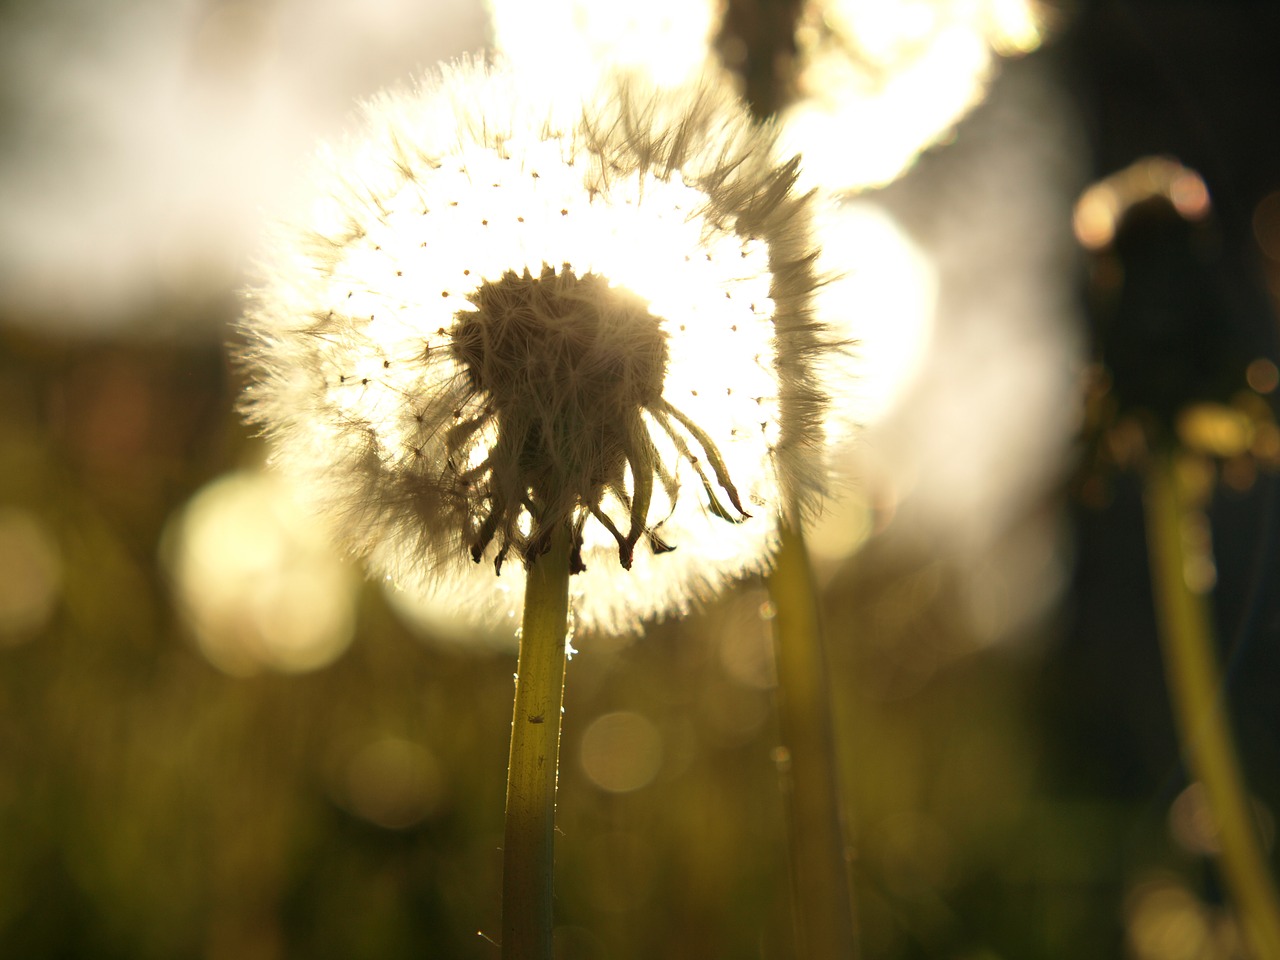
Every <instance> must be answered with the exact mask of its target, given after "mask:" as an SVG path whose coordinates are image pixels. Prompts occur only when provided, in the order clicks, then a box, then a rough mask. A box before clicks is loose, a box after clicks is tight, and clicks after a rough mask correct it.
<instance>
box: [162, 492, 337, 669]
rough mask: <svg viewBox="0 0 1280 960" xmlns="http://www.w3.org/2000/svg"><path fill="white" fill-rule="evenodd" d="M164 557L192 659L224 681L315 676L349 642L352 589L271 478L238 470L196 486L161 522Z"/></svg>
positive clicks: (319, 529) (306, 519)
mask: <svg viewBox="0 0 1280 960" xmlns="http://www.w3.org/2000/svg"><path fill="white" fill-rule="evenodd" d="M163 553H164V555H165V560H166V564H167V566H168V568H169V571H170V574H171V575H172V578H173V583H174V588H175V592H176V594H177V600H178V603H179V606H180V609H181V610H182V612H183V614H184V615H185V617H186V619H187V621H188V623H189V624H190V626H191V629H192V632H193V633H194V634H195V638H196V642H197V644H198V645H199V647H200V650H201V652H202V653H204V655H205V656H206V657H207V658H208V659H209V661H210V662H211V663H213V664H214V665H215V666H217V667H218V668H219V669H221V670H223V671H224V672H226V673H230V674H234V675H248V674H253V673H257V672H259V671H261V670H264V669H269V670H281V671H285V672H297V671H306V670H315V669H317V668H319V667H323V666H325V665H326V664H329V663H331V662H333V661H334V660H335V659H337V657H338V656H340V655H341V654H342V652H343V651H344V650H346V648H347V646H348V645H349V644H350V643H351V640H352V637H353V635H354V631H355V601H356V590H357V587H358V583H359V581H358V579H357V577H356V575H355V573H354V572H353V571H352V569H351V568H350V567H349V565H348V564H347V563H345V562H344V561H343V560H342V559H341V558H340V557H339V556H338V555H337V554H336V553H335V552H334V549H333V547H332V546H331V545H330V541H329V538H328V535H327V533H326V531H325V530H324V528H323V526H322V525H320V524H317V522H316V518H315V517H314V516H313V515H312V514H310V513H308V512H307V511H306V510H304V509H303V507H302V506H301V505H300V504H299V503H298V502H297V501H296V500H295V499H294V498H293V494H292V492H291V490H290V488H289V487H288V486H287V485H286V484H285V482H284V481H283V480H281V479H279V478H278V477H275V476H273V475H271V474H265V473H257V472H252V471H245V472H239V473H231V474H227V475H224V476H223V477H221V478H219V479H217V480H215V481H214V482H213V483H211V484H209V485H208V486H206V487H204V488H203V489H202V490H201V491H200V492H198V493H197V494H196V495H195V496H194V497H193V498H192V499H191V501H190V502H189V503H188V504H187V506H186V507H185V508H184V509H183V511H182V513H181V514H180V515H179V516H178V517H176V518H175V519H174V520H172V521H171V522H170V524H169V527H168V529H167V530H166V533H165V538H164V545H163Z"/></svg>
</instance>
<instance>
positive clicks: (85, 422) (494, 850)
mask: <svg viewBox="0 0 1280 960" xmlns="http://www.w3.org/2000/svg"><path fill="white" fill-rule="evenodd" d="M233 392H234V381H233V378H232V377H231V376H230V375H229V374H228V371H227V365H226V360H225V358H224V355H223V352H222V349H221V347H219V346H217V345H206V344H178V343H151V344H138V343H123V342H111V343H95V342H89V341H76V342H59V341H55V340H53V339H50V338H44V337H40V336H37V335H33V334H30V333H18V332H16V331H15V330H14V329H11V328H7V329H4V330H3V332H0V401H2V402H3V403H4V404H5V409H6V411H7V415H6V416H5V417H4V418H3V420H0V504H3V505H5V506H7V507H17V508H20V509H21V510H23V511H26V512H27V513H28V514H29V515H30V516H32V517H34V518H37V519H38V521H39V522H40V523H41V524H42V525H43V526H44V527H46V528H47V529H48V530H49V531H50V532H51V536H52V538H53V541H54V542H55V543H56V545H57V551H58V554H59V555H60V558H61V565H62V573H61V581H60V583H61V586H60V592H59V600H58V603H57V605H56V607H55V608H54V612H53V614H52V617H51V619H49V620H48V622H47V623H46V624H45V625H44V626H43V627H42V628H41V629H40V630H39V632H38V633H35V634H34V635H26V636H21V637H10V638H8V641H7V643H6V645H5V646H4V647H3V648H0V837H2V838H3V840H2V843H3V849H4V856H3V857H2V858H0V955H2V956H13V957H24V958H46V957H48V958H52V957H69V956H75V957H95V958H107V960H109V958H114V957H120V958H124V957H129V958H211V960H222V958H237V960H239V958H250V960H256V958H261V960H270V958H282V957H294V956H305V957H316V958H325V957H334V958H337V957H351V956H362V957H389V958H391V957H409V956H414V957H422V956H427V957H458V958H469V957H475V958H482V957H493V956H495V955H496V952H497V951H496V948H495V947H494V946H493V945H492V943H491V942H489V941H488V940H486V939H485V937H486V936H487V937H493V938H495V939H496V937H497V932H498V930H499V909H500V907H499V900H500V868H501V851H500V846H501V836H502V806H503V782H504V777H505V771H506V749H507V737H508V726H507V724H508V718H509V717H510V710H511V692H512V685H511V677H512V671H513V670H514V667H515V660H514V656H513V655H510V654H506V653H495V652H493V650H492V649H490V648H481V647H476V648H475V649H468V648H463V647H459V646H457V645H456V644H454V645H451V646H449V645H437V644H433V643H431V642H424V640H423V639H422V638H420V637H418V636H416V635H415V634H414V633H413V632H412V631H411V630H409V629H408V628H407V627H406V626H404V624H402V622H401V621H400V620H399V619H397V617H396V616H395V615H394V614H393V613H392V612H391V610H390V608H389V607H388V606H387V605H386V602H385V600H384V599H383V597H382V595H381V593H380V591H379V590H378V589H377V588H376V587H375V586H372V585H366V587H365V589H364V593H363V596H362V600H361V610H360V621H359V629H358V636H357V638H356V641H355V643H354V644H353V646H352V647H351V648H350V650H348V652H347V653H346V654H345V655H344V656H343V657H342V658H341V659H339V660H338V661H337V662H336V663H334V664H333V665H331V666H329V667H327V668H324V669H321V670H319V671H316V672H313V673H308V674H302V675H297V676H280V675H271V674H263V675H260V676H256V677H249V678H232V677H228V676H225V675H223V674H221V673H219V672H218V671H217V670H216V669H215V668H214V667H212V666H211V665H209V664H208V663H207V662H205V661H204V659H203V658H202V657H201V656H200V655H199V653H198V651H197V648H196V647H195V645H194V644H193V643H192V642H191V639H190V637H189V636H188V635H187V633H186V628H185V627H184V626H183V623H182V621H181V619H180V617H179V616H178V614H177V612H176V610H175V607H174V605H173V601H172V598H171V597H170V595H169V593H168V587H167V584H166V580H165V578H164V576H163V575H162V573H161V572H160V570H159V568H158V565H157V559H156V558H157V540H158V537H159V534H160V531H161V530H162V528H163V525H164V523H165V520H166V519H167V517H168V516H169V515H170V514H171V513H172V511H174V510H175V509H177V508H179V507H180V506H181V505H182V504H183V503H184V502H185V500H186V499H187V498H188V497H189V496H190V495H191V494H192V493H194V492H195V491H196V490H197V489H198V488H199V487H200V486H201V485H202V484H203V483H204V482H206V481H207V480H209V479H211V478H212V477H214V476H216V475H217V474H219V473H221V472H222V471H224V470H227V469H230V468H233V467H238V466H242V465H245V464H247V463H253V462H256V461H257V459H258V458H259V456H260V451H259V450H258V448H257V445H256V443H255V442H254V441H253V440H252V439H251V438H249V437H247V436H246V435H245V434H244V432H243V429H242V428H241V427H240V426H239V425H238V421H237V419H236V417H235V415H234V414H233V412H232V410H231V404H232V396H233ZM1107 522H1110V523H1112V525H1113V526H1115V525H1116V523H1115V520H1114V518H1112V519H1111V520H1110V521H1107ZM1139 537H1140V529H1139ZM1082 549H1084V550H1086V551H1089V550H1091V547H1090V541H1089V538H1088V536H1087V535H1086V536H1085V537H1084V539H1083V541H1082ZM1089 555H1090V556H1091V557H1092V558H1093V560H1097V559H1098V557H1097V555H1096V554H1094V553H1090V554H1089ZM1129 559H1131V558H1126V557H1125V556H1123V555H1121V556H1117V557H1110V558H1107V559H1106V561H1105V562H1111V563H1114V564H1118V565H1119V568H1120V569H1123V567H1124V566H1125V565H1126V564H1127V563H1128V562H1129ZM1139 559H1140V558H1139ZM1093 560H1091V561H1090V562H1093ZM1104 565H1105V563H1104ZM829 576H830V579H829V582H828V584H827V587H826V594H825V597H826V602H825V610H824V616H825V617H826V621H827V623H828V624H829V627H830V630H831V634H832V644H831V664H830V669H831V680H832V687H833V695H834V698H835V710H836V718H837V739H838V742H839V743H840V744H841V746H842V748H843V750H842V754H841V757H840V760H841V763H842V776H843V778H844V780H845V782H846V783H847V784H848V785H849V787H850V795H849V796H848V797H847V800H846V802H847V804H848V807H849V809H850V810H851V811H853V812H854V814H855V816H854V820H855V822H856V823H857V825H858V826H857V834H856V837H855V838H854V839H855V841H856V849H857V859H856V861H855V863H854V869H855V882H856V896H857V899H858V910H859V916H860V921H861V926H862V936H863V940H864V949H865V951H866V955H867V956H874V957H901V958H917V957H919V958H924V957H954V958H968V960H979V958H983V960H987V958H1010V960H1028V958H1030V960H1034V958H1039V957H1044V958H1050V957H1067V956H1090V957H1122V956H1124V957H1129V956H1142V957H1145V956H1148V955H1150V956H1157V955H1158V954H1140V953H1137V952H1135V951H1134V950H1133V949H1132V948H1131V946H1129V947H1127V946H1126V942H1127V941H1126V930H1127V929H1128V928H1129V927H1131V926H1132V923H1131V913H1132V911H1129V912H1128V913H1126V911H1127V910H1129V908H1128V907H1126V904H1127V903H1128V902H1129V901H1128V900H1127V899H1126V897H1127V896H1129V894H1130V893H1131V892H1132V891H1133V890H1134V889H1136V888H1137V887H1138V886H1140V885H1141V884H1142V883H1144V882H1146V881H1148V880H1150V878H1151V877H1152V876H1160V877H1166V876H1171V877H1173V878H1174V880H1175V881H1176V882H1177V883H1179V884H1182V885H1183V886H1184V887H1186V888H1187V889H1189V890H1191V891H1193V892H1194V893H1195V894H1196V896H1197V897H1200V898H1202V901H1203V902H1201V900H1195V899H1194V898H1193V902H1194V903H1200V904H1201V906H1202V907H1203V909H1204V910H1208V911H1212V910H1215V909H1217V908H1216V907H1214V903H1215V901H1216V898H1217V896H1218V894H1217V891H1216V889H1215V887H1214V886H1213V884H1212V882H1211V881H1209V880H1207V879H1206V874H1205V872H1204V870H1205V868H1204V863H1205V861H1204V860H1203V859H1201V858H1200V857H1198V856H1196V855H1193V854H1191V853H1188V852H1186V851H1184V850H1182V849H1180V848H1179V847H1178V846H1177V845H1176V844H1175V843H1174V842H1173V841H1172V840H1171V839H1170V836H1169V833H1168V830H1167V829H1166V813H1167V809H1168V805H1169V803H1170V802H1171V801H1172V800H1173V798H1174V794H1175V793H1176V790H1177V786H1178V784H1177V781H1176V776H1175V774H1176V766H1175V764H1176V753H1175V750H1174V748H1173V745H1172V738H1171V734H1170V732H1169V728H1168V722H1169V721H1168V714H1167V707H1166V704H1165V702H1164V700H1163V698H1162V697H1161V696H1160V695H1159V681H1158V674H1157V677H1156V679H1155V680H1154V681H1153V686H1152V687H1151V689H1152V690H1154V691H1155V694H1154V695H1153V696H1150V697H1146V696H1145V694H1142V692H1141V690H1140V689H1139V688H1131V689H1128V690H1125V689H1115V688H1114V686H1109V685H1108V684H1107V683H1106V682H1105V677H1103V676H1101V675H1098V674H1084V673H1080V672H1079V669H1080V667H1079V663H1080V662H1084V663H1088V660H1087V656H1088V655H1089V653H1090V648H1088V647H1087V645H1086V646H1085V647H1084V648H1083V650H1084V653H1085V655H1086V659H1085V660H1084V661H1078V660H1077V659H1076V656H1077V653H1078V652H1079V649H1077V648H1076V647H1071V646H1068V645H1067V641H1069V640H1070V637H1071V636H1072V633H1071V630H1069V629H1068V626H1069V624H1066V623H1065V622H1062V621H1054V622H1050V623H1048V624H1045V625H1043V627H1042V629H1041V631H1040V632H1039V634H1038V635H1036V636H1031V637H1027V638H1022V640H1021V641H1020V642H1016V643H1012V642H1011V643H1009V644H1007V645H1005V646H1002V647H997V648H994V649H989V648H983V647H981V646H980V645H979V644H977V643H976V642H975V641H974V640H973V638H969V637H966V636H965V635H964V633H963V626H962V624H963V623H964V622H965V620H964V618H962V617H958V616H956V615H955V610H956V609H957V608H958V604H959V603H960V598H961V592H962V586H963V585H962V583H961V582H960V581H959V580H958V579H957V577H958V575H957V574H956V572H955V571H948V570H947V569H944V568H942V567H940V566H939V565H938V564H936V563H935V562H933V561H932V560H931V558H930V557H928V556H927V555H922V554H912V553H909V552H908V553H904V552H903V551H902V550H901V549H896V548H895V549H893V550H889V549H886V548H884V547H883V546H882V545H881V544H880V543H879V542H878V541H873V542H872V543H871V544H870V545H869V547H868V548H867V549H866V550H865V551H864V552H863V553H862V554H861V555H859V556H858V557H857V558H855V559H854V560H853V561H851V562H850V563H848V564H846V565H844V566H843V567H841V568H840V569H838V570H835V571H829ZM1143 576H1144V571H1142V569H1141V568H1139V570H1138V571H1137V573H1136V575H1135V582H1137V583H1141V579H1142V577H1143ZM765 599H766V597H765V594H764V592H763V589H762V588H761V587H760V585H759V584H748V585H745V586H743V587H742V588H741V589H740V590H738V591H736V592H735V593H733V594H731V595H730V596H728V597H727V598H725V599H723V600H721V601H720V602H718V603H716V604H714V605H712V606H711V607H710V608H709V609H707V610H706V611H705V612H703V613H701V614H699V615H696V616H693V617H691V618H689V619H687V620H685V621H682V622H678V623H669V624H662V625H657V626H655V627H653V628H651V629H650V631H649V632H648V634H647V635H646V636H645V637H644V638H643V639H642V640H640V641H637V642H635V643H633V644H630V645H622V644H619V643H618V642H617V641H615V640H612V639H609V638H596V637H592V636H588V635H580V636H578V637H577V638H575V646H576V647H577V648H578V649H579V650H580V651H581V652H580V654H579V655H578V656H576V657H575V658H574V659H573V660H572V662H570V664H569V667H568V681H567V690H566V715H565V726H564V742H563V747H562V756H563V763H562V773H561V781H560V790H559V805H558V818H557V819H558V825H559V830H560V835H559V836H558V837H557V867H556V869H557V888H556V894H557V902H556V911H557V923H558V930H557V940H558V943H559V952H558V956H561V957H566V958H604V957H610V958H648V957H653V956H663V957H670V958H686V957H687V958H690V960H693V958H704V957H731V958H736V957H765V958H790V957H792V955H793V953H792V951H793V947H792V941H791V918H790V915H789V910H790V906H789V899H788V898H789V894H788V869H787V854H786V846H785V844H786V839H785V820H784V816H783V807H782V800H781V797H780V795H779V791H778V778H777V772H776V769H775V767H774V753H773V752H774V749H775V747H776V746H777V744H778V742H779V734H778V730H777V727H776V720H775V713H774V704H773V696H772V689H771V686H770V683H771V681H770V675H769V670H768V667H767V664H768V662H769V659H770V651H769V629H768V627H769V625H768V623H767V621H766V620H764V619H762V605H764V603H765ZM1140 602H1141V601H1140ZM1116 609H1117V610H1119V609H1120V608H1116ZM855 638H857V639H856V642H855ZM1071 642H1072V643H1076V644H1077V647H1078V644H1079V642H1078V641H1071ZM1073 651H1074V652H1073ZM1095 653H1096V651H1095ZM1110 655H1111V656H1112V657H1114V659H1115V660H1116V662H1117V663H1120V664H1123V666H1122V667H1119V668H1117V669H1119V670H1120V674H1119V675H1123V671H1124V670H1129V671H1135V672H1139V673H1140V672H1142V671H1147V672H1150V671H1151V670H1157V669H1158V667H1157V662H1156V661H1155V660H1150V661H1147V660H1144V659H1143V658H1144V657H1146V656H1147V650H1146V648H1145V647H1144V646H1143V645H1142V644H1135V645H1133V648H1132V649H1130V650H1124V649H1113V650H1111V651H1110ZM1071 663H1076V664H1077V666H1076V667H1064V664H1071ZM1143 663H1147V666H1146V667H1144V666H1143V665H1142V664H1143ZM1073 670H1074V671H1075V672H1073ZM1135 697H1136V698H1135ZM1116 698H1121V699H1124V710H1125V711H1127V715H1126V716H1127V719H1126V720H1125V721H1124V722H1123V723H1122V724H1119V721H1118V720H1117V717H1120V716H1122V715H1125V714H1120V713H1117V712H1116V710H1117V706H1116V703H1115V700H1116ZM1125 698H1127V699H1125ZM615 711H627V712H632V713H635V714H638V715H639V716H640V717H642V718H644V719H645V720H646V721H647V722H648V723H649V724H651V725H652V727H653V729H654V730H656V731H657V734H658V737H659V740H660V743H661V763H660V765H659V766H658V768H657V772H656V775H654V776H653V778H652V779H651V780H650V781H648V782H646V783H642V784H641V785H640V786H639V787H637V788H636V789H633V790H629V791H627V792H612V793H611V792H609V791H608V790H606V789H604V788H602V787H601V785H600V784H599V783H598V782H597V781H596V780H594V779H593V778H592V776H591V775H589V772H588V771H587V769H586V768H585V767H584V765H583V763H582V755H583V754H582V744H583V736H584V732H585V731H586V730H587V729H588V727H589V726H590V724H591V722H592V721H593V720H594V719H596V718H598V717H600V716H601V715H604V714H606V713H611V712H615ZM1107 717H1110V718H1111V720H1109V721H1107V720H1106V718H1107ZM1100 718H1101V719H1100ZM1091 724H1097V725H1098V726H1097V728H1096V729H1095V728H1091V726H1090V725H1091ZM1108 724H1109V725H1108ZM1117 724H1119V725H1117ZM386 738H395V739H396V740H397V741H408V742H410V743H412V744H415V745H417V746H418V747H420V748H421V750H422V751H423V755H424V756H426V757H427V758H429V760H430V763H431V764H432V765H433V766H432V769H434V770H435V771H436V772H437V773H438V777H437V780H438V782H436V781H432V786H431V790H430V791H429V792H430V796H428V797H425V798H423V797H417V799H416V800H415V795H413V794H410V795H409V798H408V800H407V801H405V802H408V803H410V805H411V806H412V803H414V802H418V803H420V804H421V810H420V811H419V813H420V816H419V817H418V818H417V819H416V821H415V822H412V823H411V824H410V825H409V826H405V827H402V828H398V829H392V828H388V827H383V826H378V825H377V824H376V823H374V822H370V820H369V819H368V818H367V815H364V814H362V812H361V811H362V809H363V808H361V807H360V806H359V804H356V803H353V802H352V799H351V779H350V778H351V776H352V773H351V771H352V769H353V767H352V763H353V757H354V756H355V755H356V754H357V753H359V751H360V750H361V749H362V748H363V747H364V746H366V745H368V744H370V743H375V742H379V741H381V740H384V739H386ZM1264 746H1265V745H1264ZM1245 749H1246V759H1248V750H1249V747H1248V745H1247V744H1246V746H1245ZM1113 768H1114V769H1117V770H1119V769H1123V770H1124V771H1126V773H1125V777H1123V778H1117V777H1116V776H1114V775H1112V773H1110V772H1109V771H1111V770H1112V769H1113ZM394 772H395V771H394V770H393V771H392V773H393V774H394ZM392 781H394V777H392ZM385 789H389V790H392V793H393V794H394V791H395V784H394V782H391V786H390V787H385ZM1264 789H1270V787H1269V786H1264ZM1264 799H1266V795H1265V794H1264ZM387 802H389V803H394V802H396V797H395V796H392V797H391V798H390V799H389V800H388V801H387ZM410 812H412V811H410ZM407 819H408V820H414V817H412V816H410V817H408V818H407ZM1198 909H1199V908H1198ZM1212 915H1213V916H1217V914H1212ZM1203 955H1204V956H1218V955H1222V956H1227V955H1228V954H1225V953H1223V954H1217V953H1206V954H1203Z"/></svg>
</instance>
